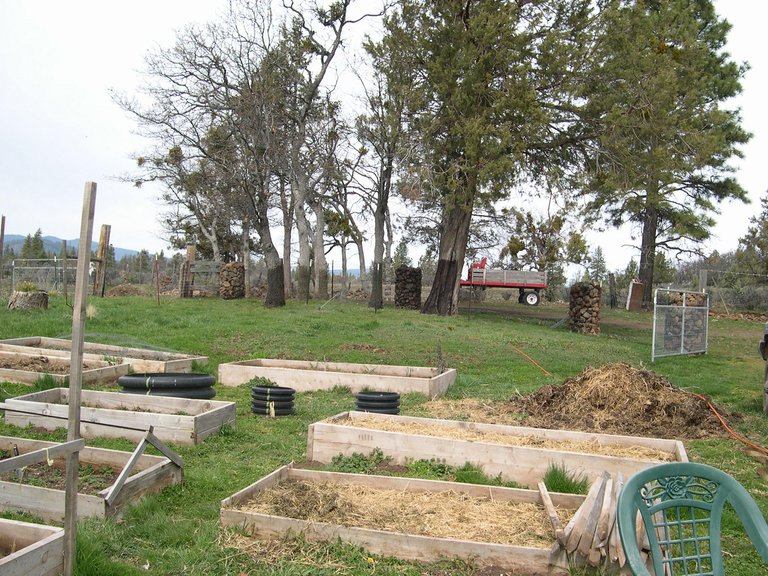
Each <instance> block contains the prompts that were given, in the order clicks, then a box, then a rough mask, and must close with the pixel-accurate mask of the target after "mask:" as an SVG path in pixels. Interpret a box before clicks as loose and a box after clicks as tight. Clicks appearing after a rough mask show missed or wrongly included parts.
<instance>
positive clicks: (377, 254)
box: [368, 158, 393, 310]
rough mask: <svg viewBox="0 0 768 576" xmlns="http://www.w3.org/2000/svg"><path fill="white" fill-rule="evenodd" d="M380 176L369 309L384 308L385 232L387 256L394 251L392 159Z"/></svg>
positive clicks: (375, 214)
mask: <svg viewBox="0 0 768 576" xmlns="http://www.w3.org/2000/svg"><path fill="white" fill-rule="evenodd" d="M388 160H389V162H388V164H387V165H386V166H385V167H384V170H382V171H381V174H380V176H379V186H378V194H377V198H376V210H375V211H374V213H373V264H372V265H371V295H370V297H369V298H368V307H369V308H373V309H374V310H380V309H381V308H384V232H385V231H387V230H388V231H389V238H390V239H389V243H388V245H387V255H389V254H390V251H391V250H392V229H391V226H390V223H389V220H388V218H387V214H388V213H389V189H390V185H391V180H392V162H393V161H392V159H391V158H390V159H388Z"/></svg>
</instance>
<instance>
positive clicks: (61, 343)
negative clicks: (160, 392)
mask: <svg viewBox="0 0 768 576" xmlns="http://www.w3.org/2000/svg"><path fill="white" fill-rule="evenodd" d="M71 349H72V341H71V340H65V339H62V338H46V337H41V336H30V337H27V338H11V339H8V340H0V350H7V351H12V352H24V353H27V354H30V353H40V354H45V355H48V356H65V357H69V354H70V351H71ZM83 352H85V356H86V357H88V355H90V354H93V355H96V356H100V357H101V358H102V359H103V358H105V357H107V358H116V359H119V361H120V362H121V363H126V364H129V365H130V366H131V369H132V370H133V371H134V372H191V371H192V364H193V363H196V364H200V365H204V364H207V363H208V357H207V356H193V355H190V354H181V353H178V352H160V351H158V350H146V349H143V348H126V347H124V346H112V345H109V344H98V343H95V342H83Z"/></svg>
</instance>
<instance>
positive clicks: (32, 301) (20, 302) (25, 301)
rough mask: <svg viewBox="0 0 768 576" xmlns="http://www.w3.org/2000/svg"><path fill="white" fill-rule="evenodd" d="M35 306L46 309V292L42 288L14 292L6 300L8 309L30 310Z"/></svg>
mask: <svg viewBox="0 0 768 576" xmlns="http://www.w3.org/2000/svg"><path fill="white" fill-rule="evenodd" d="M35 308H41V309H43V310H48V292H45V291H43V290H35V291H34V292H14V293H13V294H11V299H10V300H9V301H8V310H32V309H35Z"/></svg>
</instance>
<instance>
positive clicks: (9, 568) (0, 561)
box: [0, 518, 64, 576]
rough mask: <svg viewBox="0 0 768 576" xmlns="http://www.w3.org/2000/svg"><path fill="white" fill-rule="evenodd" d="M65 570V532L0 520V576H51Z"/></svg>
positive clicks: (47, 527) (58, 529)
mask: <svg viewBox="0 0 768 576" xmlns="http://www.w3.org/2000/svg"><path fill="white" fill-rule="evenodd" d="M63 569H64V530H63V529H62V528H54V527H53V526H43V525H41V524H31V523H29V522H19V521H16V520H7V519H5V518H0V574H2V575H3V576H54V575H55V574H61V573H62V570H63Z"/></svg>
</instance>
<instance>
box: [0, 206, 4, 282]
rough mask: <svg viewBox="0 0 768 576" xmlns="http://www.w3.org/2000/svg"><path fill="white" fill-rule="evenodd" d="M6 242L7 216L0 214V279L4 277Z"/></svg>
mask: <svg viewBox="0 0 768 576" xmlns="http://www.w3.org/2000/svg"><path fill="white" fill-rule="evenodd" d="M4 242H5V216H0V280H2V279H3V262H4V258H3V256H5V252H3V250H4V248H3V245H4Z"/></svg>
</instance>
